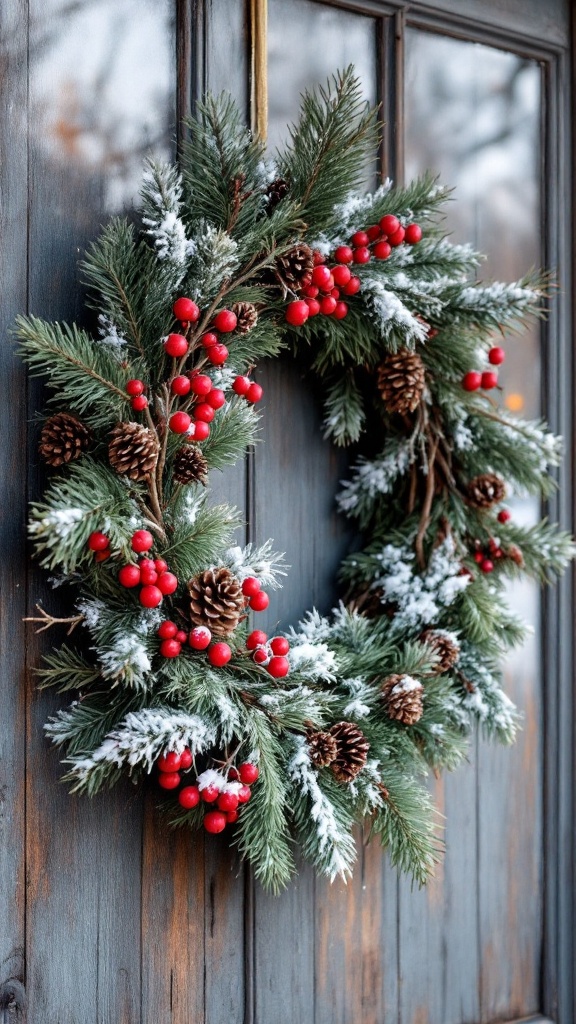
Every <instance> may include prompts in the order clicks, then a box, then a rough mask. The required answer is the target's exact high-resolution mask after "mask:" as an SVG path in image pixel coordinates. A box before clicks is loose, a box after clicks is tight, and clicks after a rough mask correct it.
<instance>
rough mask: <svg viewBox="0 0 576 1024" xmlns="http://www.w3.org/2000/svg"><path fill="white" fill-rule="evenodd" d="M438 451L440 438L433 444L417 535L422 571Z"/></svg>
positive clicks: (418, 554)
mask: <svg viewBox="0 0 576 1024" xmlns="http://www.w3.org/2000/svg"><path fill="white" fill-rule="evenodd" d="M437 450H438V438H436V439H435V440H434V441H433V443H432V449H431V451H430V456H429V458H428V475H427V477H426V493H425V495H424V503H423V505H422V511H421V513H420V522H419V524H418V533H417V535H416V543H415V545H414V546H415V548H416V557H417V559H418V565H419V566H420V568H421V569H424V568H425V566H426V559H425V557H424V537H425V535H426V530H427V529H428V525H429V523H430V512H431V510H432V501H433V500H434V487H435V480H436V474H435V472H434V462H435V460H436V452H437Z"/></svg>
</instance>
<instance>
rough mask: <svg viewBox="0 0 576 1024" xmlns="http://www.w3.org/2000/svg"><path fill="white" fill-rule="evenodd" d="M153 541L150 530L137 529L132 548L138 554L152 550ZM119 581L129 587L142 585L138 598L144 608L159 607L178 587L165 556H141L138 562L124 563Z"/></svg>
mask: <svg viewBox="0 0 576 1024" xmlns="http://www.w3.org/2000/svg"><path fill="white" fill-rule="evenodd" d="M153 543H154V538H153V536H152V534H151V533H149V532H148V530H136V533H135V534H133V536H132V542H131V545H132V550H133V551H134V552H135V553H136V554H145V553H146V552H148V551H150V549H151V547H152V545H153ZM118 582H119V583H120V585H121V586H122V587H126V588H127V589H131V588H132V587H138V586H139V587H141V590H140V593H139V595H138V598H139V601H140V604H141V605H143V606H144V608H157V607H158V605H160V604H162V601H163V599H164V598H165V597H167V596H169V595H170V594H173V593H174V591H175V590H176V589H177V588H178V579H177V578H176V576H175V575H174V573H173V572H170V571H169V569H168V565H167V563H166V562H165V561H164V559H163V558H154V559H153V558H141V559H140V560H139V561H138V563H134V562H129V563H128V564H127V565H123V566H122V568H121V569H120V572H119V573H118Z"/></svg>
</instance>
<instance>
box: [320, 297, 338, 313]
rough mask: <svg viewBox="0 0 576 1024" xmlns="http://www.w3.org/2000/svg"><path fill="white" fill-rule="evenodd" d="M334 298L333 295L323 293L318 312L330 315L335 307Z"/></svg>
mask: <svg viewBox="0 0 576 1024" xmlns="http://www.w3.org/2000/svg"><path fill="white" fill-rule="evenodd" d="M336 305H337V303H336V299H335V298H334V296H333V295H325V296H324V298H323V299H322V300H321V302H320V312H321V313H324V315H325V316H331V315H332V313H333V312H334V310H335V309H336Z"/></svg>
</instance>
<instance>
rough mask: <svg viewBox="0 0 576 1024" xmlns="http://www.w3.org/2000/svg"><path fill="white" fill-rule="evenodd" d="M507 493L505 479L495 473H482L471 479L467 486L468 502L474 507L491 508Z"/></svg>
mask: <svg viewBox="0 0 576 1024" xmlns="http://www.w3.org/2000/svg"><path fill="white" fill-rule="evenodd" d="M505 495H506V488H505V486H504V481H503V480H501V479H500V477H499V476H496V474H495V473H481V474H480V476H475V477H474V479H473V480H470V483H469V484H468V486H467V488H466V497H467V499H468V504H469V505H472V506H473V507H474V508H478V509H485V508H491V507H492V505H496V504H497V502H499V501H502V500H503V498H504V497H505Z"/></svg>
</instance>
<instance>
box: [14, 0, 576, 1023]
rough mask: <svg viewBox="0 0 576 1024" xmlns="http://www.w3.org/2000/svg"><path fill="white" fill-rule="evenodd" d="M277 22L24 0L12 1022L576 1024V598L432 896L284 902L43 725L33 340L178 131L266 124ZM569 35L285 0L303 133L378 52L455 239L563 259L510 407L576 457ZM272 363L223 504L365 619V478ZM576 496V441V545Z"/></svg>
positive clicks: (298, 578) (309, 590) (357, 882)
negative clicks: (319, 86) (358, 478)
mask: <svg viewBox="0 0 576 1024" xmlns="http://www.w3.org/2000/svg"><path fill="white" fill-rule="evenodd" d="M263 10H264V5H263V4H259V3H257V2H255V0H254V2H252V3H251V4H250V3H248V0H246V3H244V0H77V2H74V3H71V2H69V0H4V2H3V3H2V5H0V32H1V39H2V58H1V63H0V72H1V76H2V77H1V81H0V96H1V99H2V103H1V107H0V140H1V142H2V160H1V164H0V186H1V190H2V191H1V197H2V198H1V204H0V232H1V235H0V237H1V239H2V246H1V254H0V260H1V264H0V287H1V302H0V316H1V317H2V346H1V348H0V358H1V360H2V370H3V386H4V391H3V393H4V396H5V397H4V403H3V423H2V437H3V442H4V443H3V444H2V446H0V458H1V459H2V472H1V474H0V480H1V481H2V486H3V488H4V495H3V513H4V514H3V516H2V532H3V544H2V561H1V562H0V587H1V591H0V596H1V603H0V629H1V639H2V643H1V656H2V671H1V673H0V691H1V693H2V703H1V707H2V717H1V719H0V1022H8V1021H17V1020H18V1021H24V1020H27V1021H28V1022H29V1024H168V1022H171V1024H192V1022H193V1024H197V1022H205V1024H240V1022H242V1024H360V1021H362V1024H490V1022H495V1021H513V1020H518V1019H520V1018H523V1019H524V1018H527V1017H530V1019H531V1020H533V1021H534V1022H536V1021H543V1020H545V1019H549V1020H551V1021H554V1022H555V1024H572V1022H573V1020H574V1019H575V1017H576V1014H575V1010H576V1007H575V1006H574V1001H573V1000H574V990H573V944H572V943H573V935H572V910H573V889H572V883H573V852H574V844H573V835H572V831H571V820H572V811H573V786H572V780H573V755H572V750H573V744H572V729H573V724H572V721H573V720H572V711H571V708H572V692H573V683H572V649H573V641H572V630H573V620H572V605H571V593H570V584H569V583H568V582H566V583H565V584H563V585H562V586H561V587H560V588H558V589H557V590H556V591H555V592H553V593H552V594H550V595H547V596H546V600H545V604H543V605H539V604H538V596H537V595H536V594H535V593H533V592H522V593H519V594H517V595H516V596H515V600H516V601H517V602H518V603H522V605H523V606H524V607H525V608H526V609H527V610H528V612H529V613H531V614H532V615H533V618H534V622H535V625H536V627H537V629H536V637H535V641H534V644H533V646H532V647H531V648H530V649H528V650H525V652H524V654H523V656H522V658H521V659H520V660H519V661H518V662H516V663H515V664H511V665H510V666H509V668H508V675H509V685H510V688H511V691H512V695H513V696H514V698H515V699H516V700H517V701H518V703H519V704H520V706H521V707H522V709H523V711H524V714H525V727H524V731H523V733H522V735H521V737H520V740H519V742H518V744H517V746H516V747H515V748H514V749H512V750H505V751H500V750H495V749H494V748H493V747H487V746H485V745H484V744H483V742H482V741H481V740H480V739H478V740H477V742H476V744H475V746H474V750H473V756H472V758H471V763H470V765H469V766H467V767H466V768H464V769H460V770H459V771H458V772H457V773H456V774H455V775H454V776H451V777H447V778H445V779H442V780H438V781H436V782H434V783H433V784H432V786H433V791H434V796H435V799H436V801H437V803H438V804H439V806H440V808H441V809H442V810H443V811H444V812H445V814H446V816H447V827H446V840H447V853H446V858H445V861H444V864H443V866H442V867H441V869H440V870H439V871H438V874H437V877H436V878H435V879H434V881H433V882H432V883H431V884H430V885H429V886H428V888H427V889H426V890H424V891H422V892H418V891H413V890H412V889H411V887H410V884H409V883H407V882H406V881H405V880H404V879H398V877H397V876H396V873H395V872H394V871H392V870H391V869H390V867H389V866H388V864H387V862H386V857H385V856H382V854H381V853H380V851H379V850H378V849H377V848H376V847H375V846H371V847H365V846H363V845H361V850H360V856H359V862H358V865H357V869H356V873H355V876H354V879H353V881H352V882H350V883H349V884H348V886H344V885H343V884H341V883H339V882H337V883H335V884H334V885H332V886H331V885H329V884H328V883H327V882H324V881H318V880H316V879H315V878H314V876H313V874H312V872H311V871H310V870H309V869H308V868H306V867H303V868H302V871H301V873H300V876H299V878H298V880H297V881H296V882H295V883H294V885H293V886H292V887H291V888H290V889H289V890H288V891H287V892H286V893H285V894H284V895H283V896H282V897H280V898H274V897H271V896H268V895H266V894H265V893H263V892H262V890H261V889H260V888H259V887H258V886H257V885H256V884H255V883H254V881H253V879H252V877H251V875H250V872H249V871H247V870H246V869H245V868H243V867H241V866H239V865H238V863H237V862H236V861H235V859H234V856H233V854H231V853H229V852H227V851H225V850H224V849H223V848H222V844H219V843H217V842H213V841H211V840H209V839H208V838H207V839H206V840H204V839H203V838H202V837H195V838H194V840H192V839H191V838H190V837H189V836H187V835H185V834H181V835H179V834H173V833H169V834H167V833H166V832H165V831H164V830H163V828H162V825H161V822H160V820H159V818H158V817H157V815H156V812H155V810H154V798H153V795H152V794H143V793H142V792H141V791H140V790H135V789H133V787H131V786H130V785H129V784H128V783H126V784H125V785H124V786H122V787H119V788H118V789H116V790H115V791H114V792H113V793H104V794H101V795H100V796H98V797H97V798H95V799H94V800H92V801H87V800H85V799H78V798H74V797H70V796H69V795H67V793H66V792H65V790H64V788H63V787H62V786H61V785H60V784H59V783H58V777H59V774H60V768H59V765H58V761H57V757H56V755H55V753H54V751H53V750H51V749H49V748H48V746H47V744H46V743H45V741H44V739H43V736H42V730H41V727H42V723H43V722H44V721H45V719H46V717H47V715H48V714H50V713H51V712H52V710H53V709H54V708H55V707H57V706H58V703H59V701H58V698H56V697H54V696H52V695H47V694H46V693H38V692H37V691H36V690H35V686H34V680H33V676H32V674H31V670H32V669H33V667H34V666H35V665H37V664H38V661H39V654H40V651H41V649H46V647H47V646H48V644H49V639H48V640H47V639H46V638H45V637H40V638H37V637H35V636H34V635H33V634H32V633H30V632H29V631H28V630H25V629H24V626H23V624H22V616H23V615H24V614H26V612H27V611H29V610H30V609H31V608H32V606H33V604H34V603H35V602H36V601H37V600H38V599H40V598H41V597H42V595H43V593H44V588H45V586H46V584H45V581H44V580H43V579H42V578H41V576H40V574H39V573H37V572H36V570H31V568H30V564H29V560H28V556H27V551H26V547H25V539H24V522H25V515H26V511H25V510H26V500H27V497H28V495H32V494H37V493H38V491H39V470H38V467H37V462H36V430H35V426H34V423H33V414H34V410H35V409H36V408H38V406H39V405H40V401H41V395H40V393H39V389H38V387H37V386H36V385H35V384H31V383H30V382H27V381H26V376H25V373H24V370H23V368H22V366H21V365H20V364H19V363H18V362H17V360H16V359H15V358H14V355H13V349H12V343H11V340H10V337H9V334H8V331H9V328H10V325H11V323H12V321H13V318H14V316H15V314H16V313H17V312H18V311H21V310H25V309H26V308H28V309H29V310H30V311H31V312H33V313H37V314H39V315H42V316H45V317H49V318H50V317H53V318H61V319H64V318H72V317H77V316H80V315H81V295H80V292H79V289H78V286H77V275H76V264H77V258H78V253H79V252H81V250H82V249H83V248H84V246H85V245H86V244H87V242H88V241H89V240H90V238H91V237H93V235H94V234H95V232H96V231H97V229H98V226H99V224H100V223H102V221H103V220H105V218H106V216H107V215H108V214H109V213H110V212H113V211H116V210H119V209H122V208H124V207H127V206H129V205H130V203H131V201H132V199H133V196H134V194H135V192H136V190H137V186H138V175H139V170H140V164H141V159H142V156H143V154H144V153H145V152H147V151H149V150H153V151H154V152H156V153H162V154H169V153H170V151H171V148H172V139H173V135H174V131H175V127H176V122H177V119H178V116H179V115H180V114H182V113H185V112H186V110H187V109H189V108H190V106H191V105H192V104H193V102H194V100H195V97H196V96H197V95H198V94H199V93H200V92H201V91H202V90H203V89H204V88H205V87H207V86H208V87H210V88H211V89H213V90H215V91H217V90H219V89H221V88H228V89H230V90H231V91H232V92H234V93H235V95H236V96H237V98H238V99H239V101H240V103H241V104H242V106H243V108H244V109H245V111H246V116H247V117H249V116H250V101H249V98H250V93H251V89H250V85H251V84H252V86H253V89H252V92H253V93H254V92H257V91H258V90H257V88H256V86H257V85H258V83H257V82H252V83H251V82H250V70H251V61H250V53H251V38H252V37H253V34H254V27H255V26H254V24H251V19H250V11H252V16H254V14H255V13H256V14H258V15H259V17H260V18H261V17H262V14H263ZM569 15H570V4H569V3H568V0H548V2H547V3H546V4H543V3H540V2H539V0H484V2H483V3H479V2H478V0H441V2H428V0H426V2H417V3H412V4H410V5H409V6H407V5H405V4H403V3H400V2H392V0H391V2H387V3H383V2H380V0H334V2H331V3H329V2H319V0H268V50H269V60H268V84H269V98H270V110H269V112H270V140H271V143H273V142H274V141H275V140H277V139H278V138H279V137H280V133H281V131H282V126H283V125H284V124H285V122H286V120H289V119H290V118H291V117H293V116H294V113H295V109H296V94H297V93H298V91H299V89H300V88H301V87H302V86H304V85H308V84H311V83H313V82H315V81H317V80H318V79H320V80H321V79H323V78H325V77H326V75H327V74H329V73H330V72H331V71H333V70H334V69H335V68H336V67H338V66H340V67H341V66H343V65H344V64H347V63H349V62H350V61H354V62H355V63H356V65H357V67H358V70H359V71H360V73H361V75H362V78H363V82H364V85H365V89H366V93H367V95H368V96H369V97H370V98H372V99H374V100H378V101H381V102H382V103H383V119H384V121H385V126H384V132H383V146H382V161H381V163H382V166H381V168H380V171H382V172H384V173H388V174H391V175H392V176H394V177H396V178H401V177H402V176H403V175H404V174H405V173H406V174H410V175H411V174H413V173H417V172H418V171H420V170H421V169H423V167H424V166H426V165H430V164H432V165H433V166H435V167H437V169H438V170H439V171H440V172H441V173H442V174H443V175H444V176H445V177H447V178H449V179H451V182H452V183H454V184H456V185H457V186H458V189H459V194H457V200H458V209H457V210H456V208H455V212H454V215H453V216H452V220H451V224H450V227H451V229H452V230H453V231H454V232H455V233H460V234H462V236H465V237H466V238H471V239H472V240H473V241H475V242H477V243H478V244H479V245H480V246H481V247H482V248H484V249H485V250H486V251H488V253H489V254H490V260H491V263H490V264H489V268H488V269H489V271H491V272H492V273H494V274H504V275H505V276H510V277H512V276H514V274H516V273H517V272H521V271H522V270H523V269H524V267H525V266H526V265H527V263H529V262H544V263H545V264H546V265H547V266H551V267H554V268H556V272H557V277H558V281H559V285H560V288H561V292H560V294H559V295H558V296H557V298H556V300H555V302H554V305H553V312H552V314H551V316H550V319H549V321H548V324H547V325H546V328H545V329H544V330H543V332H542V335H538V336H534V337H533V338H531V339H530V341H529V343H528V347H527V348H526V347H525V348H524V349H523V350H522V351H519V352H518V353H517V354H516V355H515V357H514V359H513V360H511V364H512V366H511V370H512V373H513V378H511V380H510V382H509V385H508V387H509V390H510V391H512V392H513V393H515V394H516V395H517V399H516V401H517V402H520V401H522V402H524V403H525V405H526V407H527V409H528V410H529V412H530V413H531V414H532V413H533V412H534V411H537V410H540V409H541V410H542V411H544V412H545V413H546V415H547V416H548V418H549V419H550V421H551V423H552V426H553V427H554V428H555V429H557V430H558V431H560V432H561V433H563V434H564V435H565V436H566V437H567V438H569V439H570V438H571V436H572V429H573V424H572V406H573V379H572V361H571V333H570V309H569V302H568V295H569V292H570V287H569V286H570V280H571V278H570V274H571V269H570V245H569V242H570V239H571V231H570V223H571V221H570V218H571V194H570V185H571V175H570V109H569V93H570V81H569V77H568V76H569V70H570V45H569V44H570V24H569ZM264 372H265V375H266V402H265V409H264V424H265V439H266V443H265V444H264V445H261V446H260V447H259V449H258V451H257V454H256V455H255V457H254V458H253V459H252V460H250V461H249V462H248V463H247V464H246V465H244V466H240V467H238V468H236V469H235V470H234V472H232V473H230V474H228V475H227V476H225V477H220V478H219V479H218V480H217V481H215V482H214V488H215V491H216V493H217V494H218V495H222V494H225V495H226V497H227V499H228V500H233V501H235V502H236V503H237V504H238V505H240V507H242V508H243V509H244V510H245V512H246V516H247V519H248V523H249V526H248V536H249V539H258V540H263V539H265V538H266V537H268V536H272V537H274V539H275V542H276V545H277V546H278V547H279V548H280V549H284V550H285V551H286V553H287V561H288V562H289V563H290V564H291V566H292V570H291V573H290V577H289V579H288V582H287V585H286V589H285V592H284V595H283V599H282V616H283V618H284V619H285V621H286V623H288V622H294V621H295V620H296V619H297V618H298V615H299V614H300V613H301V612H302V611H303V610H304V609H305V608H308V607H311V606H312V604H314V603H315V604H316V605H317V606H319V607H320V608H321V609H325V608H329V607H330V605H331V602H332V601H333V600H334V596H335V589H334V585H333V572H334V568H335V566H336V565H337V564H338V561H339V558H340V555H341V552H342V550H343V549H344V548H345V547H346V544H347V537H346V535H345V533H344V532H343V527H342V524H341V523H340V522H339V521H338V520H337V518H336V517H335V515H334V513H333V494H334V490H335V486H336V483H337V480H338V479H339V478H340V476H341V475H342V474H343V473H344V472H345V465H344V464H343V463H342V460H341V458H340V457H337V456H336V455H335V454H334V452H333V451H332V450H331V448H330V447H329V445H327V444H326V443H325V442H323V441H322V440H321V438H320V429H319V420H320V415H319V410H318V404H317V401H316V396H315V394H314V393H313V392H312V391H311V390H309V389H308V386H307V385H306V383H305V381H304V380H303V379H302V378H301V376H300V373H299V369H298V366H297V364H294V363H291V362H288V361H284V362H283V361H280V362H278V363H276V364H275V365H273V366H270V367H268V368H267V369H266V370H265V371H264ZM513 382H514V389H513V388H512V383H513ZM26 446H27V451H28V465H29V466H30V469H29V470H28V471H26V470H25V469H24V466H25V464H26V463H25V462H24V453H25V450H26ZM570 482H571V459H570V453H569V457H568V459H567V460H566V463H565V466H564V468H563V470H562V478H561V484H562V488H561V491H560V492H559V493H560V497H559V498H558V499H556V500H555V501H554V502H552V503H551V508H550V512H551V515H552V516H553V517H554V518H559V519H560V520H561V521H562V522H563V524H564V525H566V526H568V527H569V526H570V524H571V523H573V514H572V513H573V510H572V505H571V493H572V492H571V486H570ZM532 512H533V510H531V509H530V508H525V509H523V510H522V514H526V515H530V514H532ZM312 524H313V525H314V527H315V529H314V530H313V531H311V525H312ZM308 538H310V539H309V540H308ZM56 593H57V592H56ZM50 599H51V601H53V600H54V593H53V592H50ZM276 615H277V610H276V609H275V611H274V617H276ZM358 839H359V842H360V843H362V837H361V836H359V837H358Z"/></svg>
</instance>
